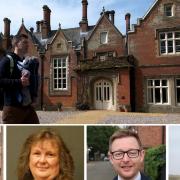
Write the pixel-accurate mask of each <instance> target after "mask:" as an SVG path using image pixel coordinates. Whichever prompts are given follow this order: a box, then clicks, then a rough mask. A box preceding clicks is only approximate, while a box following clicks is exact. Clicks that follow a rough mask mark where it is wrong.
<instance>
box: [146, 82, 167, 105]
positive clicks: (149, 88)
mask: <svg viewBox="0 0 180 180" xmlns="http://www.w3.org/2000/svg"><path fill="white" fill-rule="evenodd" d="M163 80H165V81H167V85H166V86H165V85H162V81H163ZM149 81H152V85H148V82H149ZM155 81H159V86H157V85H155ZM146 85H147V104H149V105H170V84H169V80H168V79H147V81H146ZM151 89H152V93H153V94H152V97H151V98H152V102H150V101H149V97H150V94H149V90H151ZM156 89H159V90H160V97H159V99H160V102H156V101H157V100H156V94H155V93H156V91H155V90H156ZM163 89H166V93H167V97H166V98H167V102H163Z"/></svg>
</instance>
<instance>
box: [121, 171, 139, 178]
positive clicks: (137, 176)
mask: <svg viewBox="0 0 180 180" xmlns="http://www.w3.org/2000/svg"><path fill="white" fill-rule="evenodd" d="M118 180H123V179H122V178H121V177H120V176H119V175H118ZM133 180H141V173H140V172H138V174H137V175H136V176H135V178H134V179H133Z"/></svg>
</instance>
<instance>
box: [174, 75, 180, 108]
mask: <svg viewBox="0 0 180 180" xmlns="http://www.w3.org/2000/svg"><path fill="white" fill-rule="evenodd" d="M177 80H180V78H177V79H176V80H175V84H176V102H177V104H178V105H180V102H178V99H177V89H180V85H179V86H178V85H177Z"/></svg>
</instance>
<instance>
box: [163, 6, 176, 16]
mask: <svg viewBox="0 0 180 180" xmlns="http://www.w3.org/2000/svg"><path fill="white" fill-rule="evenodd" d="M164 15H165V16H167V17H172V16H174V12H173V4H165V5H164Z"/></svg>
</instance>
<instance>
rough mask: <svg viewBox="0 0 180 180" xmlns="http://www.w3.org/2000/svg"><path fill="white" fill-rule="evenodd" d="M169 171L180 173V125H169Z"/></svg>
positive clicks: (172, 173) (175, 173) (174, 173)
mask: <svg viewBox="0 0 180 180" xmlns="http://www.w3.org/2000/svg"><path fill="white" fill-rule="evenodd" d="M168 149H169V173H170V174H171V175H180V165H179V163H180V126H178V125H176V126H170V127H169V148H168Z"/></svg>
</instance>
